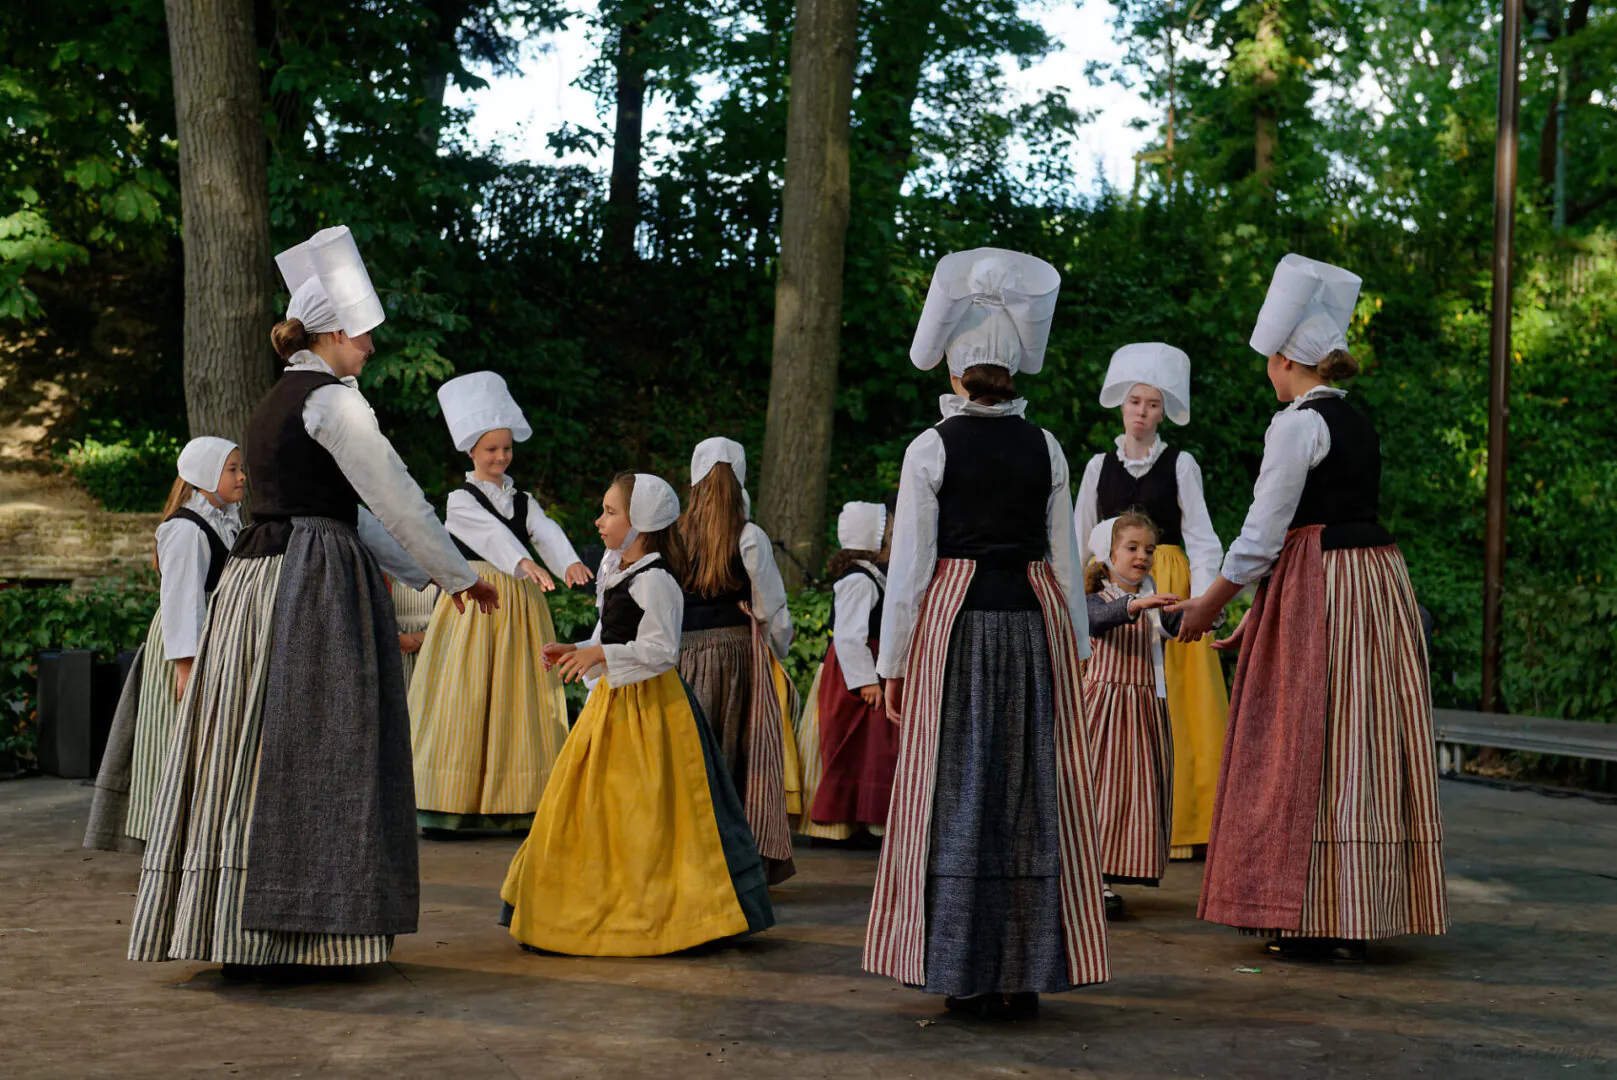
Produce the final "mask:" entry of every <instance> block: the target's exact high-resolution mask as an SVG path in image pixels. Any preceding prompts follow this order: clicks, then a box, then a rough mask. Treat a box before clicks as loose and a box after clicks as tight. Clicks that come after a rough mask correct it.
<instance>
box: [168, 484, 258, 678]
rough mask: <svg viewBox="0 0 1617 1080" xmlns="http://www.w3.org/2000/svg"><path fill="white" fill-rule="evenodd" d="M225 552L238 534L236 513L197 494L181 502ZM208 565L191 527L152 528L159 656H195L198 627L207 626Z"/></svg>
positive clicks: (204, 544)
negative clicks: (160, 624) (160, 616)
mask: <svg viewBox="0 0 1617 1080" xmlns="http://www.w3.org/2000/svg"><path fill="white" fill-rule="evenodd" d="M185 509H187V510H191V511H194V512H196V513H197V514H199V515H201V517H202V520H203V521H206V522H207V523H208V527H209V528H211V529H212V530H213V531H214V532H215V533H217V534H218V536H219V539H221V540H223V541H224V542H225V547H226V548H229V547H231V546H233V545H234V544H235V543H236V536H237V534H239V533H240V532H241V507H239V506H237V505H236V504H235V503H230V504H228V505H226V506H215V505H213V503H211V502H209V501H208V497H207V496H206V495H204V494H202V492H200V491H198V492H194V493H193V494H192V495H191V497H190V498H189V499H187V500H186V501H185ZM211 564H212V561H211V559H210V553H209V549H208V538H207V537H206V536H203V535H202V530H201V529H198V528H197V527H196V523H195V522H193V521H185V520H171V521H165V522H163V524H161V525H159V526H158V527H157V570H158V574H159V581H158V597H159V601H160V603H161V604H162V610H163V656H164V658H165V659H167V660H185V659H188V658H189V657H193V656H195V655H196V654H197V642H198V641H200V640H201V638H202V625H203V624H204V623H205V622H207V621H208V595H207V593H206V591H204V588H203V586H205V585H206V584H207V582H208V568H209V566H210V565H211Z"/></svg>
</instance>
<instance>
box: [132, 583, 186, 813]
mask: <svg viewBox="0 0 1617 1080" xmlns="http://www.w3.org/2000/svg"><path fill="white" fill-rule="evenodd" d="M177 678H178V676H177V675H176V673H175V670H174V665H173V664H171V663H170V662H169V661H168V658H167V657H165V656H164V655H163V609H162V608H161V607H159V608H158V609H157V614H155V615H153V616H152V625H151V629H150V630H148V631H146V660H145V663H144V664H142V666H141V673H140V711H139V713H138V714H137V716H136V719H135V745H134V755H133V757H132V758H131V760H130V765H129V817H128V819H127V821H126V822H125V824H124V832H126V833H128V834H129V835H130V836H132V837H134V838H135V839H137V840H145V839H146V838H147V837H148V836H150V835H151V821H152V804H153V803H155V802H156V801H157V785H158V781H160V780H161V779H162V777H163V759H164V758H165V757H166V756H167V755H168V744H169V739H170V738H172V737H173V735H174V721H175V718H176V717H177V716H178V715H179V711H180V703H179V701H178V700H177V699H176V698H175V696H174V684H175V681H176V679H177Z"/></svg>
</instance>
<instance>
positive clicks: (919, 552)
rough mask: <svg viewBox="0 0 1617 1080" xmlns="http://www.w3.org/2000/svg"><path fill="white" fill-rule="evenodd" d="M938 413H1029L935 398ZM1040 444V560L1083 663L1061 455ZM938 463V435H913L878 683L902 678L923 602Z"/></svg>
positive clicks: (1055, 445) (931, 561) (932, 560)
mask: <svg viewBox="0 0 1617 1080" xmlns="http://www.w3.org/2000/svg"><path fill="white" fill-rule="evenodd" d="M939 406H940V408H941V411H942V413H943V418H944V419H945V420H947V419H948V418H949V417H951V416H1021V415H1022V414H1023V413H1024V412H1025V411H1026V410H1027V401H1026V400H1025V399H1023V398H1017V399H1016V400H1015V401H1008V402H1006V403H1005V404H1003V405H978V404H976V403H974V402H971V401H969V400H967V399H966V398H963V397H959V396H957V395H954V394H945V395H943V397H942V398H940V399H939ZM1044 441H1045V446H1046V448H1047V449H1048V450H1049V453H1050V495H1049V497H1048V499H1047V500H1046V502H1045V529H1046V534H1047V540H1046V548H1045V559H1046V560H1047V561H1048V562H1049V563H1050V569H1051V570H1052V571H1053V572H1054V574H1055V578H1056V581H1057V583H1058V584H1060V586H1061V590H1062V593H1063V594H1064V595H1065V596H1066V598H1067V610H1068V612H1069V613H1070V616H1071V619H1072V626H1073V631H1074V632H1075V633H1076V635H1077V638H1078V642H1077V644H1078V655H1079V656H1080V657H1084V658H1087V657H1088V656H1089V614H1088V611H1087V605H1086V602H1085V600H1084V593H1083V588H1082V583H1081V582H1080V581H1079V580H1078V540H1077V537H1076V536H1075V535H1074V533H1073V518H1072V489H1071V487H1070V486H1069V484H1070V478H1069V474H1068V472H1067V456H1066V455H1065V454H1064V453H1062V451H1061V444H1060V443H1059V442H1057V441H1056V437H1055V436H1054V435H1052V434H1050V433H1049V432H1048V431H1046V432H1045V433H1044ZM944 458H945V454H944V449H943V437H942V436H941V435H939V434H938V432H937V429H936V428H928V429H927V430H925V431H923V432H922V433H921V434H920V435H918V436H916V438H915V441H914V442H912V443H910V446H909V449H908V450H906V451H905V452H904V464H903V467H902V469H901V470H900V473H899V484H898V507H897V509H896V510H895V511H894V514H893V552H892V558H891V559H890V560H889V562H888V564H887V597H886V600H885V601H884V603H883V607H882V622H881V659H880V660H879V661H877V664H876V671H877V673H878V674H880V675H881V677H882V678H884V679H897V678H902V677H903V675H904V669H905V666H906V665H907V664H908V663H909V658H910V638H911V636H912V635H913V634H914V632H915V621H916V616H917V615H918V613H919V611H920V607H921V598H922V597H923V596H925V595H926V590H927V586H928V585H930V584H931V583H932V572H933V570H934V569H935V568H936V566H937V561H938V489H939V488H940V487H942V486H943V473H944V468H945V466H946V464H947V463H946V462H945V460H944Z"/></svg>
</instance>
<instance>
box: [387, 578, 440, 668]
mask: <svg viewBox="0 0 1617 1080" xmlns="http://www.w3.org/2000/svg"><path fill="white" fill-rule="evenodd" d="M373 554H374V553H373ZM388 587H389V591H390V592H391V593H392V596H393V618H394V619H396V620H397V621H398V624H399V633H401V634H425V633H426V632H427V627H428V626H429V625H431V623H432V613H433V612H434V611H436V610H437V608H438V598H439V595H440V590H439V589H438V587H437V586H435V585H428V586H427V587H426V588H425V589H412V588H410V586H408V585H406V584H405V583H404V582H402V581H399V580H397V579H393V580H390V581H389V582H388ZM423 644H425V642H424V641H423ZM420 656H421V651H420V650H419V649H418V650H416V651H415V652H413V653H407V652H401V653H399V660H400V662H401V663H402V664H403V665H404V686H405V690H406V692H408V690H409V686H410V683H411V681H412V680H413V679H414V678H415V664H416V660H417V659H419V658H420Z"/></svg>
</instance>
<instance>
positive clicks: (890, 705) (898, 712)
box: [881, 679, 904, 724]
mask: <svg viewBox="0 0 1617 1080" xmlns="http://www.w3.org/2000/svg"><path fill="white" fill-rule="evenodd" d="M881 691H882V697H883V698H885V699H886V701H887V719H889V720H891V721H892V722H893V723H895V724H902V723H903V722H904V680H903V679H888V680H887V681H886V682H884V683H882V688H881Z"/></svg>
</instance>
